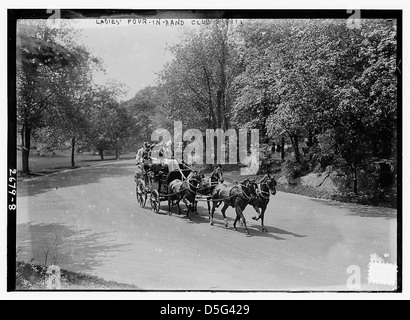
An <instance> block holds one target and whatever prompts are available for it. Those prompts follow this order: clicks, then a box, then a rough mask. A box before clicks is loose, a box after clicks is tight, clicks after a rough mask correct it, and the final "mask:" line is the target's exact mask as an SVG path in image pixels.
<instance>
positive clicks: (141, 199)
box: [136, 188, 147, 208]
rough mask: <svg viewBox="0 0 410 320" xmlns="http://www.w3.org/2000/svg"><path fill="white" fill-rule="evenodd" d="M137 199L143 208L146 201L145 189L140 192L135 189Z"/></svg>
mask: <svg viewBox="0 0 410 320" xmlns="http://www.w3.org/2000/svg"><path fill="white" fill-rule="evenodd" d="M136 195H137V201H138V204H139V205H140V207H141V208H145V204H146V202H147V193H146V191H145V190H142V192H138V188H137V189H136Z"/></svg>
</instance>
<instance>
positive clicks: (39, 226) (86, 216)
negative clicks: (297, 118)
mask: <svg viewBox="0 0 410 320" xmlns="http://www.w3.org/2000/svg"><path fill="white" fill-rule="evenodd" d="M135 170H136V166H135V165H134V163H133V161H132V160H124V161H117V162H111V163H105V164H101V165H98V166H94V167H88V168H83V169H76V170H73V171H66V172H62V173H59V174H55V175H52V176H48V177H41V178H38V179H34V180H31V181H22V182H19V184H18V202H17V245H18V246H20V247H21V249H22V251H21V252H20V253H19V258H20V259H24V260H26V259H30V258H34V262H35V263H39V264H43V263H44V260H45V252H46V251H47V250H48V249H49V255H48V259H49V260H48V261H50V260H51V259H52V257H54V256H55V253H57V264H58V265H59V266H60V267H62V268H66V269H68V270H72V271H80V272H84V273H88V274H91V275H97V276H99V277H102V278H104V279H105V280H114V281H117V282H122V283H128V284H135V285H137V286H138V287H140V288H142V289H147V290H192V289H193V290H347V289H348V287H347V283H348V282H349V281H348V278H349V277H350V276H351V274H349V273H347V269H348V267H349V266H351V265H355V266H357V267H358V268H356V267H353V268H354V270H356V271H357V270H359V271H360V273H357V272H356V273H355V276H357V277H360V278H355V279H361V283H362V286H361V288H362V289H366V290H378V289H383V290H392V289H394V287H389V286H377V285H375V284H368V281H367V273H368V263H369V258H370V254H372V253H377V254H378V255H379V256H381V257H383V259H384V260H385V262H389V263H396V259H397V256H396V250H397V249H396V245H397V219H396V210H392V209H386V208H377V207H368V206H360V205H350V204H342V203H338V202H331V201H325V200H318V199H314V198H309V197H304V196H299V195H294V194H287V193H283V192H278V193H277V194H276V196H273V197H271V202H270V204H269V207H268V209H267V213H266V219H265V225H266V227H267V228H268V232H267V233H262V232H261V231H260V229H259V223H258V222H255V221H253V220H252V219H251V217H252V216H253V215H254V212H253V208H251V207H247V208H246V210H245V217H246V218H247V221H248V223H249V228H250V232H251V234H252V236H251V237H246V236H245V234H244V230H243V228H242V227H241V226H239V228H238V229H239V231H238V232H235V231H233V229H232V222H233V218H234V211H233V209H232V208H230V209H228V211H227V213H228V217H229V222H230V224H229V228H228V229H225V228H224V225H223V223H222V222H223V220H222V216H221V215H220V211H217V213H216V214H215V218H216V219H215V225H214V226H210V225H209V223H208V217H207V211H206V210H205V207H204V205H205V206H206V204H205V203H201V204H200V207H199V211H200V212H199V215H192V220H193V222H189V221H187V219H185V218H184V217H183V216H178V215H176V214H173V215H172V216H168V214H166V211H165V210H167V204H166V202H162V205H161V212H160V214H155V213H154V212H152V211H151V210H149V209H142V208H140V207H139V206H138V204H137V201H136V197H135V183H134V180H133V174H134V172H135ZM174 209H175V211H174V212H176V208H174ZM161 213H162V214H161ZM385 254H386V255H385ZM349 270H350V269H349ZM351 282H352V281H350V283H351Z"/></svg>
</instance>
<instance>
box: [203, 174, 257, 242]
mask: <svg viewBox="0 0 410 320" xmlns="http://www.w3.org/2000/svg"><path fill="white" fill-rule="evenodd" d="M254 198H256V184H255V181H251V180H249V179H246V180H245V181H243V182H242V183H235V184H225V183H220V184H218V185H217V186H216V187H215V189H214V191H213V192H212V212H211V215H210V224H211V225H213V224H214V212H215V208H216V207H217V206H218V205H219V202H223V203H224V206H223V208H222V209H221V212H222V216H223V217H224V221H225V227H226V228H227V227H228V221H227V220H226V215H225V211H226V209H228V207H229V206H231V207H233V208H235V212H236V218H235V222H234V223H233V228H234V230H235V231H237V229H236V223H237V222H238V221H239V220H240V219H241V220H242V223H243V225H244V227H245V230H246V234H247V235H248V236H250V233H249V230H248V227H247V226H246V220H245V216H244V215H243V210H245V207H246V206H247V205H248V203H250V202H251V201H252V200H253V199H254Z"/></svg>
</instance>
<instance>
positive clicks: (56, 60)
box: [16, 20, 77, 173]
mask: <svg viewBox="0 0 410 320" xmlns="http://www.w3.org/2000/svg"><path fill="white" fill-rule="evenodd" d="M61 32H64V33H65V31H61V30H58V31H56V30H55V29H52V30H50V29H48V28H47V26H46V24H45V22H43V21H40V20H34V21H25V20H22V21H19V24H18V28H17V61H16V62H17V72H16V74H17V79H16V80H17V122H18V125H19V128H20V134H21V141H22V145H21V149H22V171H23V172H24V173H28V172H30V169H29V153H30V148H31V137H32V134H33V132H35V130H37V129H38V128H41V127H44V126H45V125H46V123H45V115H46V114H47V113H53V110H51V106H52V101H53V98H54V97H55V96H56V94H57V93H58V91H59V87H58V86H55V85H54V82H55V80H56V78H58V77H59V73H60V72H61V71H62V70H64V69H65V68H67V66H68V65H69V64H71V65H73V64H76V62H77V60H76V56H75V55H74V54H71V52H70V50H69V49H68V48H67V47H66V46H65V45H63V44H61V42H59V41H58V38H59V36H60V35H61Z"/></svg>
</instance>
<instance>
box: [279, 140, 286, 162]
mask: <svg viewBox="0 0 410 320" xmlns="http://www.w3.org/2000/svg"><path fill="white" fill-rule="evenodd" d="M280 158H281V159H282V160H284V159H285V137H282V145H281V147H280Z"/></svg>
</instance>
